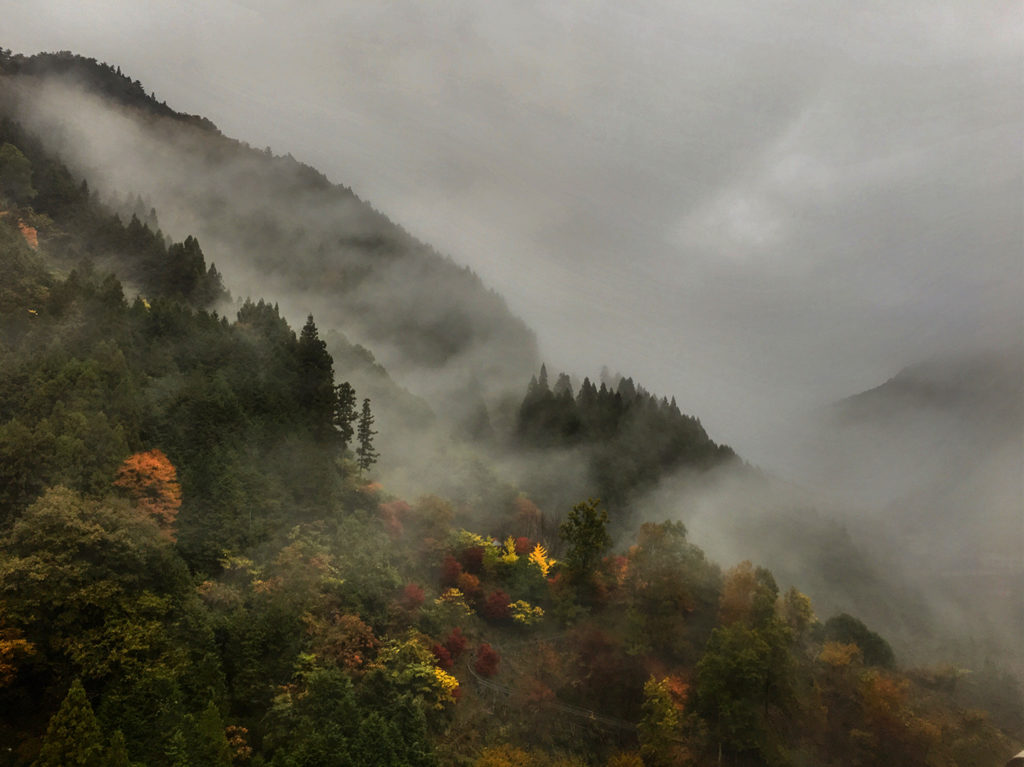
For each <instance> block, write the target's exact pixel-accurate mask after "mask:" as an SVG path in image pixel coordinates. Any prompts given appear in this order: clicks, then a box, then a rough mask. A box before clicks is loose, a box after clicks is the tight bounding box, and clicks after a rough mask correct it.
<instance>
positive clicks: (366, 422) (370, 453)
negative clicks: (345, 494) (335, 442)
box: [356, 398, 380, 472]
mask: <svg viewBox="0 0 1024 767" xmlns="http://www.w3.org/2000/svg"><path fill="white" fill-rule="evenodd" d="M373 421H374V418H373V413H371V412H370V400H369V399H368V398H367V399H364V400H363V412H362V414H361V415H360V416H359V431H358V437H359V447H358V448H356V457H357V460H358V463H359V471H360V472H363V471H366V470H367V469H369V468H370V466H372V465H373V464H375V463H377V459H378V458H379V457H380V454H379V453H378V452H377V451H376V450H374V449H373V437H374V435H376V434H377V432H375V431H374V430H373Z"/></svg>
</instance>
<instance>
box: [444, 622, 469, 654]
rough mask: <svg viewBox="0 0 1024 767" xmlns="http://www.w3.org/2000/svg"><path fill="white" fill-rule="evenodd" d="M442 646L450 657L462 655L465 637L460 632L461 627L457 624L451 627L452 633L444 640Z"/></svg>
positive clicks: (464, 648) (464, 649)
mask: <svg viewBox="0 0 1024 767" xmlns="http://www.w3.org/2000/svg"><path fill="white" fill-rule="evenodd" d="M444 646H445V649H447V650H448V652H449V654H450V655H451V657H452V658H458V657H459V656H460V655H462V653H464V652H465V651H466V637H465V635H464V634H463V633H462V629H461V628H459V627H458V626H456V627H455V628H453V629H452V633H451V634H449V635H448V638H447V639H445V640H444Z"/></svg>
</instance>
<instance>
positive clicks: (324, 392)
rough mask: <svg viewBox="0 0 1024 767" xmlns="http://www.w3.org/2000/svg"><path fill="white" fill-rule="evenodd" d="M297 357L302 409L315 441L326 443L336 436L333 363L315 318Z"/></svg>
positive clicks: (304, 332) (305, 330) (305, 328)
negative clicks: (318, 330)
mask: <svg viewBox="0 0 1024 767" xmlns="http://www.w3.org/2000/svg"><path fill="white" fill-rule="evenodd" d="M297 356H298V360H297V361H298V368H299V370H298V372H299V381H298V401H299V406H300V407H301V408H302V410H303V415H304V416H305V417H306V419H307V422H308V424H309V429H310V431H311V432H312V434H313V437H314V439H316V440H318V441H321V442H326V441H328V440H329V439H331V438H332V437H333V436H334V434H335V431H334V414H335V402H336V396H335V392H334V360H333V359H332V358H331V355H330V354H329V353H328V351H327V344H325V343H324V342H323V341H322V340H321V339H320V336H319V334H318V333H317V329H316V323H314V322H313V315H312V314H311V315H309V318H308V319H307V320H306V324H305V325H304V326H303V328H302V332H301V333H300V334H299V343H298V348H297Z"/></svg>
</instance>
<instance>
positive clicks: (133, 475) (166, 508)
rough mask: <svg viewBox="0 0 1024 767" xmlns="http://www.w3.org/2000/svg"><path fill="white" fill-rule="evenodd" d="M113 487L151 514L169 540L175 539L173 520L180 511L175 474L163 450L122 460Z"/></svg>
mask: <svg viewBox="0 0 1024 767" xmlns="http://www.w3.org/2000/svg"><path fill="white" fill-rule="evenodd" d="M114 485H115V486H116V487H120V488H122V489H123V490H125V491H126V492H127V493H128V495H129V496H130V497H131V499H132V500H133V501H134V502H135V504H136V505H137V506H138V507H139V508H141V509H142V510H143V511H145V512H147V513H148V514H151V515H152V516H153V518H154V519H155V520H156V523H157V524H158V525H159V526H160V529H161V530H162V531H163V532H164V535H166V536H167V537H168V538H171V539H172V540H173V539H174V529H173V528H174V520H175V518H176V517H177V516H178V510H179V509H180V508H181V485H179V484H178V472H177V470H176V469H175V468H174V464H172V463H171V462H170V460H169V459H168V458H167V456H166V455H164V453H163V451H162V450H159V449H154V450H147V451H146V452H144V453H135V454H134V455H131V456H129V457H128V458H126V459H125V461H124V463H122V464H121V467H120V468H119V469H118V470H117V478H116V479H115V480H114Z"/></svg>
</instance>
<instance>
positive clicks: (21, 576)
mask: <svg viewBox="0 0 1024 767" xmlns="http://www.w3.org/2000/svg"><path fill="white" fill-rule="evenodd" d="M16 58H17V57H12V56H10V55H9V54H5V55H4V57H2V58H0V65H2V66H3V67H4V70H3V71H6V72H11V71H14V70H13V69H12V66H13V65H12V62H13V61H15V59H16ZM57 58H58V60H61V57H57ZM64 58H66V57H64ZM33 66H42V64H32V63H31V60H28V59H18V64H17V71H19V72H23V71H26V68H27V70H28V71H30V72H31V68H32V67H33ZM48 66H53V64H52V62H51V64H49V65H48ZM69 66H70V65H69ZM75 66H82V67H84V68H85V69H86V70H87V71H89V72H95V71H96V70H97V68H99V69H100V70H101V71H102V72H104V73H106V75H105V76H104V77H102V78H101V80H102V82H108V83H113V85H109V86H108V87H109V88H111V89H113V91H114V92H115V93H121V90H123V91H124V94H127V95H128V96H130V97H131V98H132V99H135V100H137V101H138V102H139V105H142V106H145V108H151V107H152V104H155V100H153V99H151V98H148V97H146V96H145V91H144V90H142V89H141V86H136V85H135V84H133V83H132V82H131V81H130V80H127V78H126V77H125V76H124V75H121V74H120V73H119V72H117V71H116V70H114V69H112V68H110V67H103V66H101V65H97V64H95V62H92V63H91V64H90V63H89V62H85V63H80V64H76V65H75ZM3 77H4V75H3V74H2V73H0V87H2V86H3ZM124 82H127V85H124V88H123V89H121V85H118V83H122V84H123V83H124ZM119 89H121V90H119ZM124 94H122V96H123V95H124ZM146 105H149V106H146ZM16 117H17V116H16V115H12V114H8V115H6V116H5V117H4V119H3V122H2V123H0V273H2V275H3V280H2V281H0V711H3V716H2V717H0V764H8V765H26V766H27V765H38V766H39V767H51V766H53V767H56V766H58V765H61V766H63V765H72V764H75V765H79V764H80V765H146V766H147V767H164V766H166V767H183V766H184V765H192V766H193V767H200V765H202V766H204V767H205V766H206V765H214V766H217V765H219V766H221V767H228V766H229V765H232V766H242V765H251V766H253V767H255V766H257V765H276V766H279V767H285V766H287V767H300V766H308V767H314V766H316V767H331V766H332V765H339V766H341V765H360V766H363V765H367V766H369V765H396V766H401V765H409V766H410V767H411V766H413V765H466V766H467V767H469V766H470V765H472V766H473V767H503V766H505V765H507V766H508V767H512V765H526V766H527V767H530V766H533V767H540V766H541V765H560V766H561V767H579V766H582V765H600V766H602V767H640V766H641V765H645V766H647V767H651V766H652V765H658V766H660V765H666V766H667V765H686V764H693V765H702V764H723V765H794V767H796V766H800V765H834V766H835V767H839V766H840V765H907V766H908V767H910V766H913V765H922V766H927V767H946V766H947V765H990V764H1001V763H1003V762H1004V761H1005V760H1006V759H1007V758H1009V756H1010V755H1012V754H1013V753H1015V752H1016V751H1018V750H1019V747H1020V744H1021V741H1022V739H1024V702H1022V699H1021V694H1020V687H1019V684H1018V682H1017V681H1016V680H1015V679H1013V678H1012V677H1010V676H1009V675H1007V674H1006V673H1004V672H1003V671H1001V670H1000V669H998V668H997V667H995V666H993V665H986V666H979V667H976V668H965V667H958V666H950V665H939V666H934V665H933V666H922V667H914V668H907V667H904V666H902V665H901V663H900V660H901V659H900V657H899V656H898V654H897V653H895V652H894V651H893V649H892V647H891V645H890V643H889V642H888V641H887V640H886V639H885V638H884V637H883V636H881V635H880V633H879V632H878V631H876V630H874V629H872V628H871V627H869V626H867V625H865V623H864V621H863V620H861V619H860V618H859V617H857V616H855V615H851V614H848V613H845V612H840V613H838V614H835V615H821V616H819V615H817V614H816V613H815V608H814V605H813V604H812V601H811V599H810V598H808V597H807V596H806V595H805V594H804V593H802V592H801V591H800V590H798V589H797V588H780V586H779V585H778V583H777V581H776V577H775V576H774V575H773V573H772V572H771V571H770V570H769V569H767V568H765V567H763V566H759V565H757V564H756V563H751V562H749V561H742V562H739V563H722V564H719V563H716V562H713V561H711V560H710V559H709V558H708V557H707V556H706V555H705V553H704V552H703V551H702V550H701V548H700V547H699V546H698V545H697V543H698V542H695V541H693V540H691V539H690V536H689V534H688V531H687V529H686V527H685V526H684V525H683V524H681V523H680V522H677V521H657V522H644V523H642V524H637V525H634V526H633V527H631V528H630V527H629V526H627V525H625V524H624V523H623V522H622V520H621V519H619V520H616V515H620V514H625V513H626V512H627V511H631V512H632V511H635V509H634V508H633V507H634V505H635V504H636V503H639V502H640V501H639V500H638V499H639V498H640V496H639V495H638V494H637V493H636V491H637V490H638V489H640V488H643V487H647V486H649V485H650V484H652V483H654V482H656V481H657V479H658V477H659V476H661V474H662V473H663V472H668V471H670V470H674V469H677V468H679V467H683V466H685V467H690V468H692V469H693V470H695V471H701V470H706V469H711V468H713V467H715V466H719V465H721V464H724V463H733V462H735V463H739V459H738V458H737V457H736V456H735V454H734V453H733V452H732V451H731V450H730V449H729V448H727V447H725V446H721V445H717V444H716V443H715V442H714V441H712V440H711V438H710V437H709V436H708V435H707V433H706V432H705V431H704V429H703V427H702V426H701V424H700V422H699V421H698V420H697V419H696V418H693V417H691V416H687V415H684V414H683V413H681V412H680V409H679V407H678V406H677V405H676V403H675V401H674V400H667V399H664V398H658V397H656V396H654V395H652V394H650V393H648V392H646V391H645V390H644V389H643V388H642V387H641V386H639V385H637V384H635V383H634V382H633V381H632V380H631V379H630V378H620V379H619V380H617V381H615V382H614V386H613V385H610V382H609V384H606V383H605V382H603V381H602V382H601V385H600V386H595V385H594V384H593V383H592V382H591V381H590V380H584V381H583V382H582V384H580V385H578V386H577V387H576V388H577V391H574V390H573V389H574V387H573V384H572V382H571V380H570V378H569V376H567V375H564V374H563V375H560V376H558V378H557V380H556V382H555V383H554V384H553V385H552V384H551V383H550V382H549V381H548V376H547V370H546V368H541V370H540V373H539V375H537V376H536V377H535V378H534V379H533V380H532V381H530V382H529V383H527V380H526V379H528V377H529V375H530V374H531V372H532V371H531V370H524V371H522V372H523V376H522V378H523V380H520V381H515V382H510V383H509V385H508V388H509V389H510V390H513V389H516V388H518V390H519V391H520V392H521V393H522V399H521V400H520V401H518V402H516V403H515V404H514V406H513V407H512V409H511V412H512V416H511V417H510V418H508V419H505V420H507V422H508V424H507V428H506V427H505V426H503V424H504V423H505V421H503V419H502V418H501V417H495V418H493V419H492V418H491V417H490V415H489V414H488V410H487V408H486V407H485V408H484V411H483V414H482V415H481V417H480V419H479V420H478V421H477V422H476V423H475V424H474V423H469V424H468V425H467V422H462V423H461V424H460V425H459V426H458V427H457V428H455V427H453V431H454V432H456V433H457V434H459V435H462V436H461V438H462V439H465V440H467V442H466V444H467V445H468V446H469V447H467V448H466V449H467V450H473V449H474V447H473V446H474V445H476V446H478V447H479V449H480V450H483V449H484V446H486V445H493V444H494V443H500V444H502V445H503V446H505V447H508V446H512V447H514V449H516V450H519V451H522V452H523V453H537V454H540V455H542V456H543V455H546V454H547V453H546V452H545V451H552V450H556V449H557V450H560V451H564V450H571V451H575V453H574V454H575V455H576V456H577V460H578V461H579V462H580V463H581V464H582V465H583V466H584V467H585V470H584V472H583V474H584V476H585V477H586V478H587V483H588V484H589V487H590V488H591V492H590V493H588V494H586V495H583V496H580V497H578V498H576V499H575V500H574V501H573V502H572V503H568V504H565V505H560V504H559V503H558V502H556V501H554V500H553V497H554V496H545V495H543V494H541V493H539V492H536V491H534V489H532V488H530V487H529V486H528V484H527V483H524V484H523V486H522V487H517V486H514V485H510V484H509V483H508V482H507V480H504V479H501V478H500V477H499V473H498V472H497V471H491V470H481V472H479V473H478V475H477V476H475V477H474V490H473V492H462V491H460V490H459V489H458V487H456V488H455V490H454V491H453V493H452V494H451V495H450V496H442V495H438V494H433V493H423V494H420V495H416V494H407V493H405V494H399V493H396V492H394V490H393V489H391V488H389V487H388V486H387V485H386V484H383V483H381V482H380V481H379V479H380V478H379V476H378V475H377V473H376V472H377V469H378V466H379V463H383V462H386V461H387V460H388V455H387V453H386V452H385V449H384V447H383V446H384V445H385V444H387V442H386V440H385V437H387V436H388V435H387V434H385V431H386V428H387V424H386V423H385V422H384V421H383V420H381V421H378V420H377V417H376V415H377V411H376V405H375V399H374V396H368V393H367V391H365V390H363V388H362V384H360V385H359V386H356V385H354V384H353V381H355V380H356V377H355V375H354V374H355V373H356V372H357V369H358V370H361V371H364V372H365V370H366V369H367V368H374V369H375V370H376V373H375V375H376V376H377V378H376V379H375V380H377V381H378V385H379V386H380V390H381V391H392V390H391V389H388V388H387V387H386V386H385V385H384V384H382V383H379V382H380V381H383V380H386V372H385V371H384V369H383V368H380V367H379V366H377V367H374V366H376V362H375V361H374V358H373V356H372V354H370V352H369V351H367V350H366V349H363V348H362V347H357V346H355V345H352V344H347V343H342V342H341V341H339V342H338V343H339V346H340V347H341V348H343V349H345V350H346V352H345V354H343V355H337V356H335V355H332V354H331V353H330V351H329V350H328V339H327V338H326V336H327V334H323V335H324V337H321V332H320V329H319V328H318V326H317V322H316V319H315V318H314V316H308V318H307V319H306V321H305V323H304V324H303V325H302V327H301V328H297V329H296V328H293V327H292V326H291V325H290V324H289V323H288V321H287V320H286V319H285V317H284V316H283V314H282V312H281V310H280V308H279V306H278V305H277V304H275V296H273V295H264V296H256V297H252V298H242V299H239V300H232V299H231V297H230V296H231V294H238V290H237V288H235V287H234V286H233V285H232V284H231V283H230V280H228V279H226V278H225V277H222V275H221V273H220V272H218V270H217V268H216V267H215V266H214V265H213V264H212V263H208V262H207V253H206V252H204V249H203V247H201V245H200V239H199V238H198V237H197V236H196V235H194V234H189V235H186V236H185V237H183V238H182V239H181V240H180V241H172V240H171V239H170V238H169V237H167V236H166V235H165V234H164V233H163V232H162V231H161V230H160V228H159V218H158V217H159V215H160V211H159V210H155V209H152V207H150V208H149V209H147V206H146V205H145V204H144V203H142V202H141V201H137V203H135V202H133V203H131V204H125V205H119V206H117V205H114V204H113V203H111V201H109V200H102V199H101V198H100V196H99V195H98V194H97V193H96V192H95V191H94V190H93V188H91V187H90V185H89V180H88V179H87V178H81V177H79V176H76V175H75V174H74V173H73V172H72V171H71V170H69V168H68V167H67V166H66V165H65V164H64V163H63V161H62V159H61V158H59V157H58V156H56V155H55V154H53V153H52V151H50V150H49V149H48V148H47V147H46V146H44V144H43V143H42V141H40V140H39V138H38V137H36V136H35V135H33V134H32V133H31V132H30V131H29V130H27V129H26V128H25V127H24V126H23V125H22V124H20V123H19V121H18V120H17V119H16ZM187 122H188V124H189V125H192V126H193V127H194V126H199V128H200V129H202V130H212V128H211V127H209V126H207V125H206V124H205V123H204V122H203V121H201V120H198V119H191V121H187ZM134 192H135V190H132V189H125V190H123V191H122V199H125V200H130V201H131V200H134V199H135V197H134ZM115 207H117V208H118V209H117V210H115ZM127 208H133V209H132V210H127ZM208 250H209V252H211V253H212V252H214V250H213V249H208ZM241 295H244V294H241ZM356 307H357V308H354V309H351V310H353V311H361V312H363V311H368V309H367V305H365V304H359V303H358V302H357V303H356ZM364 320H365V318H364ZM395 396H398V395H397V394H396V395H395ZM403 396H404V395H403ZM483 399H484V398H483V397H481V398H480V402H482V401H483ZM478 404H479V402H474V405H478ZM423 407H426V406H425V405H424V406H423ZM403 412H408V413H410V414H411V415H410V416H409V417H410V418H412V419H413V420H416V421H417V422H420V421H430V420H431V418H432V417H433V416H431V415H424V414H423V412H422V408H421V407H420V405H418V404H415V403H411V404H410V403H407V405H406V411H403ZM494 412H497V411H494ZM390 423H391V424H393V426H392V428H395V429H397V428H398V427H397V426H396V425H394V424H396V423H397V421H395V420H394V419H393V420H392V421H390ZM470 427H472V428H470ZM391 438H392V440H394V441H397V440H400V439H401V436H400V435H399V436H397V437H396V436H395V435H391ZM448 454H449V453H448V452H446V450H445V449H442V448H441V447H440V446H439V447H438V450H437V453H436V455H437V456H438V461H437V466H436V469H435V470H436V472H437V473H439V474H451V473H452V467H451V466H449V465H447V464H446V463H445V462H444V458H445V456H446V455H448ZM456 484H457V483H456ZM481 485H482V486H485V488H484V490H483V491H481V490H480V486H481ZM590 496H593V497H590ZM599 498H600V500H598V499H599ZM627 529H629V530H630V532H629V534H628V537H625V533H624V532H622V531H625V530H627ZM613 533H616V534H615V535H613Z"/></svg>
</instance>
